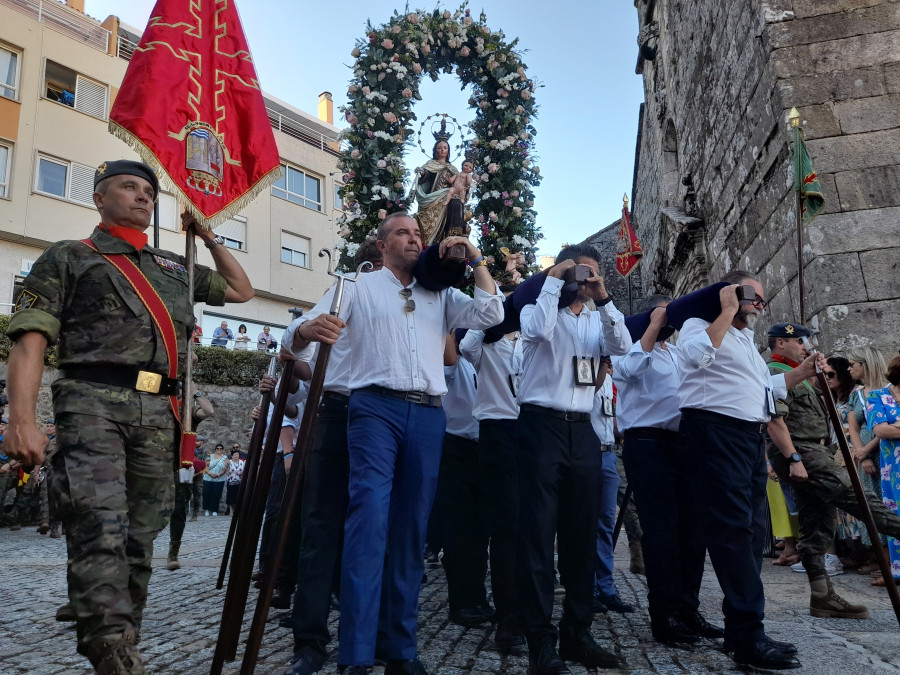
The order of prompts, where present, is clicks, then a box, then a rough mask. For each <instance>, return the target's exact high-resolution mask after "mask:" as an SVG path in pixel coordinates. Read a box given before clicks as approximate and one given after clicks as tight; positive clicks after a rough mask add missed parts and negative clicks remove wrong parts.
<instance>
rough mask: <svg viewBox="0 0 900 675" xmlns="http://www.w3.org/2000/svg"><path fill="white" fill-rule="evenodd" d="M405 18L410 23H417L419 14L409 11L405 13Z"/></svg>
mask: <svg viewBox="0 0 900 675" xmlns="http://www.w3.org/2000/svg"><path fill="white" fill-rule="evenodd" d="M406 20H407V21H409V22H410V23H419V15H418V14H416V13H415V12H410V13H409V14H407V15H406Z"/></svg>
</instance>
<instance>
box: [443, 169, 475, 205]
mask: <svg viewBox="0 0 900 675" xmlns="http://www.w3.org/2000/svg"><path fill="white" fill-rule="evenodd" d="M473 171H475V165H474V164H473V163H472V162H470V161H469V160H466V161H465V162H463V165H462V172H461V173H458V174H456V175H455V176H454V177H453V178H451V179H450V191H449V192H448V193H447V199H446V200H444V204H449V203H450V200H451V199H453V198H454V197H459V199H460V200H462V202H463V203H465V202H466V201H468V199H469V188H470V187H472V183H474V182H475V176H474V175H473V174H472V172H473Z"/></svg>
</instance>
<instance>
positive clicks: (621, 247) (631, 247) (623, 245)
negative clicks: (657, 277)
mask: <svg viewBox="0 0 900 675" xmlns="http://www.w3.org/2000/svg"><path fill="white" fill-rule="evenodd" d="M623 202H624V206H622V219H621V220H620V221H619V235H618V238H617V241H616V271H617V272H618V273H619V274H621V275H622V276H623V277H627V276H628V275H629V274H631V273H632V271H634V268H635V267H637V266H638V263H639V262H640V261H641V257H642V256H643V255H644V250H643V249H642V248H641V242H639V241H638V238H637V235H636V234H635V233H634V229H632V227H631V218H630V216H629V214H628V197H625V198H624V199H623Z"/></svg>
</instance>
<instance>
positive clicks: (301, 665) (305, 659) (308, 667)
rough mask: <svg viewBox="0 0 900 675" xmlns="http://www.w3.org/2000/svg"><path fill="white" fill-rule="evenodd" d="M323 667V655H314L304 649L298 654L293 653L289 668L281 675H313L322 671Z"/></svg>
mask: <svg viewBox="0 0 900 675" xmlns="http://www.w3.org/2000/svg"><path fill="white" fill-rule="evenodd" d="M324 665H325V655H324V654H316V653H314V652H312V651H310V650H309V649H304V650H302V651H300V652H294V657H293V658H292V659H291V667H290V668H288V669H287V670H286V671H284V673H282V675H313V674H314V673H318V672H319V671H320V670H322V667H323V666H324Z"/></svg>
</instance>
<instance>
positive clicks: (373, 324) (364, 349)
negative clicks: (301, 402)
mask: <svg viewBox="0 0 900 675" xmlns="http://www.w3.org/2000/svg"><path fill="white" fill-rule="evenodd" d="M403 288H404V286H403V284H401V283H400V281H399V280H398V279H397V277H395V276H394V273H393V272H391V270H390V269H388V268H387V267H383V268H382V269H380V270H378V271H375V272H369V273H368V274H363V275H361V276H360V277H359V280H358V281H356V283H345V284H344V298H343V304H342V306H341V318H342V319H343V320H344V321H345V322H346V323H347V327H348V328H349V329H350V330H349V331H348V335H347V337H348V338H349V339H348V340H347V353H348V354H349V355H350V356H349V359H345V361H346V362H347V364H348V368H349V371H350V372H349V377H348V379H347V387H348V388H349V389H350V390H351V391H353V390H356V389H362V388H364V387H368V386H370V385H378V386H381V387H387V388H388V389H394V390H397V391H421V392H425V393H426V394H429V395H430V396H443V395H444V394H446V393H447V384H446V382H445V380H444V340H445V338H446V336H447V334H448V333H449V332H450V329H451V328H453V329H456V328H485V329H486V328H490V327H491V326H496V325H497V324H498V323H500V322H501V321H502V320H503V295H501V294H500V293H499V292H497V293H495V294H494V295H490V294H489V293H486V292H485V291H483V290H481V289H480V288H478V287H477V286H476V287H475V297H474V299H473V298H470V297H469V296H468V295H466V294H465V293H463V292H462V291H460V290H458V289H456V288H448V289H445V290H443V291H429V290H427V289H425V288H424V287H422V286H420V285H419V284H418V283H417V282H416V281H415V279H414V280H413V282H412V283H411V284H410V285H409V286H408V287H407V288H410V289H412V300H413V301H414V302H415V304H416V308H415V310H414V311H412V312H407V311H404V305H405V304H406V300H405V298H403V297H401V296H400V291H402V290H403ZM333 295H334V287H333V286H332V288H331V289H330V290H329V291H328V292H327V293H326V294H325V296H324V297H323V298H322V299H321V300H319V302H318V303H317V304H316V306H315V307H313V308H312V309H311V310H310V311H309V312H308V313H307V314H305V315H304V316H302V317H300V319H299V320H298V321H299V323H303V322H306V321H311V320H312V319H315V318H316V317H317V316H319V315H320V314H327V313H329V312H330V311H331V299H332V296H333Z"/></svg>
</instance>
